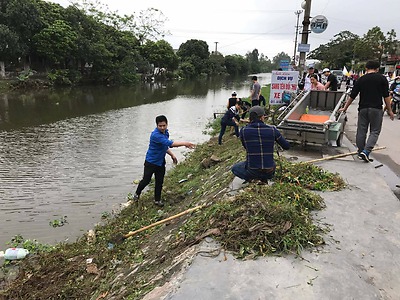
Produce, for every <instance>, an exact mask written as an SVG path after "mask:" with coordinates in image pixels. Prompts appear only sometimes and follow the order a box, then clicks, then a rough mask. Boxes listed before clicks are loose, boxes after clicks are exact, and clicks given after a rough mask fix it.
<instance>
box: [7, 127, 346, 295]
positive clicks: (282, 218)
mask: <svg viewBox="0 0 400 300" xmlns="http://www.w3.org/2000/svg"><path fill="white" fill-rule="evenodd" d="M217 122H218V121H217ZM244 158H245V151H244V149H242V146H241V144H240V141H239V140H238V139H237V138H236V137H234V136H231V135H229V134H226V136H225V137H224V143H223V145H218V143H217V140H216V138H215V137H212V138H211V139H210V140H209V141H208V142H207V143H204V144H201V145H198V146H197V147H196V149H195V150H194V151H193V152H191V153H190V154H189V155H188V156H187V157H186V159H185V160H184V161H183V162H182V163H180V164H178V165H177V166H176V167H175V168H174V169H172V170H171V171H169V172H168V174H167V176H166V179H165V183H164V190H163V195H164V197H165V202H166V205H165V207H164V208H163V210H159V209H158V208H157V207H155V206H154V205H153V202H152V196H153V190H152V189H150V191H149V193H146V194H143V195H142V197H141V199H140V202H139V203H133V204H131V205H130V206H128V207H127V208H125V209H123V210H122V211H121V212H120V213H119V214H117V215H115V216H112V217H109V216H108V215H107V216H105V218H106V219H105V222H104V224H102V225H99V226H97V227H96V228H95V236H90V235H85V236H83V237H82V238H80V239H78V240H77V241H76V242H74V243H69V244H59V245H56V246H55V247H54V248H47V247H42V248H40V250H41V251H38V252H37V253H36V254H34V255H32V256H31V257H30V258H28V259H25V260H22V261H19V262H16V263H17V264H19V268H20V272H19V275H18V276H17V278H16V279H15V280H12V281H10V282H7V283H6V282H3V284H2V285H3V286H2V287H3V290H2V291H1V292H0V298H1V297H3V298H5V299H45V298H48V299H67V298H68V299H108V298H113V297H116V298H118V299H122V298H123V299H141V298H142V297H143V296H144V295H145V294H146V293H148V292H149V291H151V290H152V289H153V288H154V287H155V286H157V285H162V284H163V283H164V282H165V281H167V280H169V279H170V278H171V277H172V276H173V275H174V273H175V272H176V271H177V270H179V269H180V267H181V264H182V262H183V261H184V258H185V257H186V256H185V253H188V252H189V251H190V250H191V249H193V248H192V247H191V246H192V245H194V244H196V243H199V242H200V241H201V240H202V239H203V238H204V237H205V236H212V237H213V238H215V239H216V240H218V241H219V242H220V244H221V247H222V248H223V249H226V250H228V251H232V253H233V254H234V255H236V256H237V257H240V258H254V257H257V256H263V255H268V254H276V253H282V254H284V253H300V252H301V250H302V249H304V248H306V247H312V246H313V245H320V244H322V243H323V236H322V230H323V229H322V228H319V227H318V225H315V224H314V223H313V222H312V218H311V216H310V212H311V211H312V210H316V209H321V208H322V207H324V202H323V199H322V198H321V197H320V196H319V195H317V194H315V193H313V192H312V191H311V189H314V190H319V191H321V190H331V191H334V190H338V189H341V188H343V187H344V182H343V180H342V179H340V177H339V176H338V174H332V173H329V172H326V171H324V170H322V169H321V168H319V167H317V166H313V165H311V164H307V163H298V164H292V163H290V162H288V161H287V160H285V159H284V158H282V157H276V159H277V160H279V161H280V163H278V165H279V170H278V171H277V176H276V179H275V182H274V183H273V184H268V185H258V184H256V183H250V184H249V185H247V187H244V188H243V189H241V190H239V191H236V192H237V193H236V195H234V192H235V191H232V189H231V187H230V183H231V182H232V180H233V174H232V172H231V171H230V168H231V166H232V165H233V164H234V163H236V162H238V161H241V160H244ZM196 205H204V207H203V208H202V209H198V210H196V211H195V212H192V213H191V214H186V215H184V216H182V217H180V218H177V219H174V220H172V221H170V222H169V223H166V224H163V225H160V226H155V227H152V228H150V229H149V230H146V231H143V232H141V233H139V234H137V235H134V236H132V237H130V238H128V239H125V240H123V241H122V242H120V243H116V242H115V241H116V240H117V239H116V237H118V236H120V235H121V234H125V233H127V232H129V231H131V230H137V229H139V228H142V227H144V226H146V225H149V224H151V223H154V222H156V221H159V220H162V219H165V218H166V217H168V216H172V215H175V214H177V213H179V212H182V211H185V210H187V209H188V208H191V207H195V206H196ZM21 242H22V241H21ZM13 264H15V263H13ZM7 268H8V267H4V268H3V271H7ZM116 298H113V299H116Z"/></svg>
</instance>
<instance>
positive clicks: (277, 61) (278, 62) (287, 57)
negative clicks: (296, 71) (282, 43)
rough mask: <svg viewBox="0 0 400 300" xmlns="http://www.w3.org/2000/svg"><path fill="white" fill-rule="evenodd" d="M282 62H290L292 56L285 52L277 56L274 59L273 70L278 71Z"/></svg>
mask: <svg viewBox="0 0 400 300" xmlns="http://www.w3.org/2000/svg"><path fill="white" fill-rule="evenodd" d="M281 60H288V61H289V62H290V60H291V58H290V55H289V54H287V53H285V52H281V53H278V54H277V55H275V56H274V58H273V59H272V68H273V69H274V70H278V69H279V68H280V65H281Z"/></svg>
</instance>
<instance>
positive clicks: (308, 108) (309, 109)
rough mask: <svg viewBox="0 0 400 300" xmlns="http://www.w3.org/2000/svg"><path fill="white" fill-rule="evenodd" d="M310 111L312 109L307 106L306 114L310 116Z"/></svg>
mask: <svg viewBox="0 0 400 300" xmlns="http://www.w3.org/2000/svg"><path fill="white" fill-rule="evenodd" d="M309 111H310V109H309V108H308V105H307V106H306V114H308V112H309Z"/></svg>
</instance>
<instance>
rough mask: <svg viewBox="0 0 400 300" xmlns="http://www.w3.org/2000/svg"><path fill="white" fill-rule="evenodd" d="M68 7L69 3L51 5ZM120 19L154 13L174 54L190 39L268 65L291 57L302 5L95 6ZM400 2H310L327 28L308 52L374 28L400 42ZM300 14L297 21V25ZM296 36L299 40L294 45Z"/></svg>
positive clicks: (231, 1)
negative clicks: (254, 55) (162, 19)
mask: <svg viewBox="0 0 400 300" xmlns="http://www.w3.org/2000/svg"><path fill="white" fill-rule="evenodd" d="M50 1H51V2H56V3H59V4H61V5H63V6H68V5H69V1H68V0H50ZM99 1H100V2H102V3H104V4H106V5H107V6H108V7H109V8H110V10H111V11H118V12H119V13H120V14H121V15H123V14H132V13H139V12H140V11H141V10H145V9H146V8H150V7H153V8H157V9H159V10H161V11H162V12H163V14H164V15H165V16H166V17H167V18H168V21H167V22H166V23H165V30H168V31H169V32H170V33H171V35H170V36H166V37H165V39H166V40H167V41H168V42H169V43H170V44H171V45H172V46H173V47H174V48H175V49H177V48H179V46H180V44H182V43H184V42H186V41H187V40H189V39H199V40H204V41H206V42H207V43H208V45H209V50H210V52H211V51H214V50H215V47H216V44H215V42H218V44H217V50H218V52H221V53H222V54H223V55H228V54H240V55H245V54H246V53H247V52H250V51H252V50H253V49H255V48H256V49H258V52H259V53H263V54H264V55H265V56H267V57H268V58H270V59H272V58H273V57H274V56H275V55H276V54H278V53H279V52H282V51H283V52H286V53H287V54H289V55H290V56H292V55H293V53H294V41H295V31H296V29H295V26H296V15H295V13H294V12H295V11H296V10H301V9H302V8H301V3H302V1H301V0H282V1H276V0H264V1H262V0H257V1H255V0H247V1H243V0H241V1H239V0H200V1H193V0H190V1H179V0H140V1H138V0H99ZM399 12H400V0H390V1H389V0H347V1H344V0H312V1H311V17H313V16H316V15H324V16H325V17H326V18H327V19H328V28H327V29H326V30H325V32H323V33H320V34H315V33H311V34H310V35H309V40H308V43H309V44H310V46H311V50H313V49H315V48H317V47H318V46H319V45H320V44H326V43H328V42H329V41H330V40H331V39H332V38H333V37H334V35H335V34H337V33H339V32H340V31H344V30H349V31H351V32H353V33H355V34H358V35H359V36H362V35H364V34H365V33H366V32H367V31H368V30H369V29H371V28H372V27H374V26H379V27H380V28H381V29H382V31H383V32H384V33H386V32H388V31H389V30H391V29H394V30H395V31H396V32H397V39H399V38H400V19H399ZM303 17H304V14H301V15H300V25H301V21H302V20H303ZM300 41H301V36H299V37H298V42H300Z"/></svg>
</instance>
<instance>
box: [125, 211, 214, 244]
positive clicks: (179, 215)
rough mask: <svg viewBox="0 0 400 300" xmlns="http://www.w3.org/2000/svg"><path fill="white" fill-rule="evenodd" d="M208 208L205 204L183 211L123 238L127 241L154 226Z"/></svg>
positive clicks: (129, 233) (131, 232)
mask: <svg viewBox="0 0 400 300" xmlns="http://www.w3.org/2000/svg"><path fill="white" fill-rule="evenodd" d="M206 206H207V205H205V204H204V205H198V206H196V207H193V208H189V209H187V210H185V211H183V212H180V213H179V214H176V215H173V216H170V217H168V218H166V219H163V220H160V221H157V222H155V223H152V224H150V225H147V226H145V227H142V228H140V229H138V230H135V231H130V232H128V233H127V234H125V235H124V236H123V238H124V239H126V238H128V237H131V236H133V235H135V234H138V233H139V232H142V231H145V230H147V229H150V228H152V227H154V226H157V225H161V224H164V223H166V222H168V221H171V220H173V219H176V218H179V217H181V216H183V215H186V214H189V213H191V212H192V211H195V210H198V209H201V208H203V207H206Z"/></svg>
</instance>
